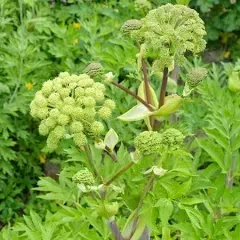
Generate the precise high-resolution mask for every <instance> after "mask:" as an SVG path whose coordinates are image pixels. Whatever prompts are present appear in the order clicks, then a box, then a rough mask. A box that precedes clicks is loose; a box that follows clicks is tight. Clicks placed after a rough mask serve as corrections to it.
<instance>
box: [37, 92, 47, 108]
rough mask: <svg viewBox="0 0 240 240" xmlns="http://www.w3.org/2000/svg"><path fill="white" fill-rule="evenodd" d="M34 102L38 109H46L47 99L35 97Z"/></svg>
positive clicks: (39, 95)
mask: <svg viewBox="0 0 240 240" xmlns="http://www.w3.org/2000/svg"><path fill="white" fill-rule="evenodd" d="M34 101H35V103H36V104H37V105H38V106H39V107H47V105H48V102H47V99H46V98H45V97H44V96H43V95H42V94H38V95H36V96H35V98H34Z"/></svg>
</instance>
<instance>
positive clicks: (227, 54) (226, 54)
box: [223, 51, 231, 58]
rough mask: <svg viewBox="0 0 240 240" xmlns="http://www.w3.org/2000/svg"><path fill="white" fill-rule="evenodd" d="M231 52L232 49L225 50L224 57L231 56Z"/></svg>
mask: <svg viewBox="0 0 240 240" xmlns="http://www.w3.org/2000/svg"><path fill="white" fill-rule="evenodd" d="M230 54H231V52H230V51H226V52H224V54H223V57H224V58H229V56H230Z"/></svg>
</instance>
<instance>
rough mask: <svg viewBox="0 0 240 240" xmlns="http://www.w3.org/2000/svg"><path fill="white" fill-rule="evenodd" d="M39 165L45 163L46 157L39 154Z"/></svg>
mask: <svg viewBox="0 0 240 240" xmlns="http://www.w3.org/2000/svg"><path fill="white" fill-rule="evenodd" d="M39 160H40V163H42V164H44V163H45V162H46V156H45V155H41V154H39Z"/></svg>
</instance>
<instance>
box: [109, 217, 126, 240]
mask: <svg viewBox="0 0 240 240" xmlns="http://www.w3.org/2000/svg"><path fill="white" fill-rule="evenodd" d="M107 223H108V226H109V228H110V229H111V231H112V234H113V236H114V239H115V240H124V239H123V237H122V234H121V232H120V231H119V228H118V226H117V224H116V222H115V221H111V220H108V222H107Z"/></svg>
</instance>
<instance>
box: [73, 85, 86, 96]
mask: <svg viewBox="0 0 240 240" xmlns="http://www.w3.org/2000/svg"><path fill="white" fill-rule="evenodd" d="M82 96H84V88H82V87H77V88H76V89H75V97H82Z"/></svg>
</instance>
